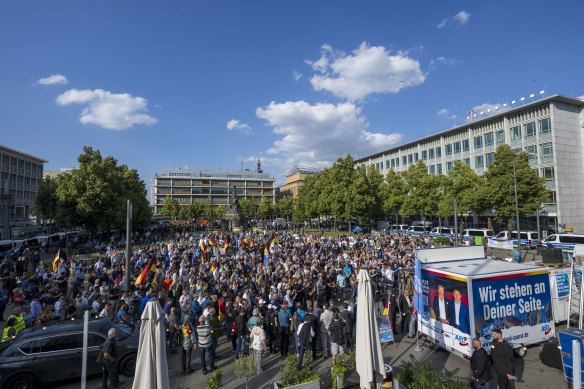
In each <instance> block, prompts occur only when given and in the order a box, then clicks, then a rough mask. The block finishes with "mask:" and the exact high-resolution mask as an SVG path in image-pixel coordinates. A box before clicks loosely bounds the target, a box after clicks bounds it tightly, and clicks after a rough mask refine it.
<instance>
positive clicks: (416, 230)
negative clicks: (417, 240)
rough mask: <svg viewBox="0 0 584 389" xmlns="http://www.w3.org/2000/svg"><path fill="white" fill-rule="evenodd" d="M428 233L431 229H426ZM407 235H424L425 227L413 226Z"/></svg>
mask: <svg viewBox="0 0 584 389" xmlns="http://www.w3.org/2000/svg"><path fill="white" fill-rule="evenodd" d="M426 231H427V232H429V231H430V227H426ZM406 233H408V234H412V235H423V234H424V226H411V227H410V228H408V229H407V230H406Z"/></svg>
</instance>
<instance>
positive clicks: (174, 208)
mask: <svg viewBox="0 0 584 389" xmlns="http://www.w3.org/2000/svg"><path fill="white" fill-rule="evenodd" d="M181 208H182V207H181V206H180V205H179V204H178V201H176V200H175V199H174V198H173V197H171V196H166V197H165V198H164V202H163V203H162V208H161V209H160V211H159V212H158V213H159V214H160V215H162V216H170V217H177V216H180V211H181Z"/></svg>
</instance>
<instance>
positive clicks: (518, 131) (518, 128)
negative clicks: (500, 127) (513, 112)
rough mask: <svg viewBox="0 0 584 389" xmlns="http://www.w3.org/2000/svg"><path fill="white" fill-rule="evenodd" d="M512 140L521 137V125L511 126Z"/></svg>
mask: <svg viewBox="0 0 584 389" xmlns="http://www.w3.org/2000/svg"><path fill="white" fill-rule="evenodd" d="M510 131H511V140H520V139H521V126H515V127H511V130H510Z"/></svg>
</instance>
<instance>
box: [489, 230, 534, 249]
mask: <svg viewBox="0 0 584 389" xmlns="http://www.w3.org/2000/svg"><path fill="white" fill-rule="evenodd" d="M508 233H509V231H501V232H499V233H498V234H497V236H495V237H494V238H493V240H495V241H497V242H504V241H507V240H509V238H508V237H507V234H508ZM520 234H521V235H520V236H521V244H522V245H524V246H534V247H535V245H536V244H537V232H535V231H525V232H524V231H521V232H520ZM511 239H512V240H513V245H515V246H516V245H517V231H511Z"/></svg>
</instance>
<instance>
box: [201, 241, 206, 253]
mask: <svg viewBox="0 0 584 389" xmlns="http://www.w3.org/2000/svg"><path fill="white" fill-rule="evenodd" d="M201 251H202V252H203V254H205V242H204V241H201Z"/></svg>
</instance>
